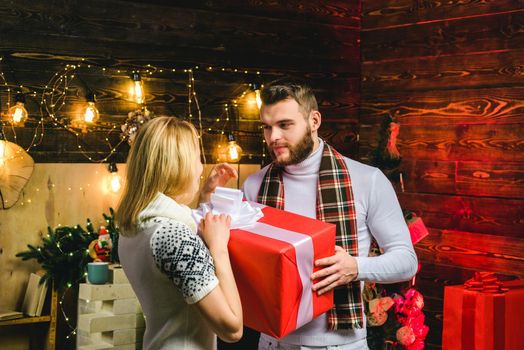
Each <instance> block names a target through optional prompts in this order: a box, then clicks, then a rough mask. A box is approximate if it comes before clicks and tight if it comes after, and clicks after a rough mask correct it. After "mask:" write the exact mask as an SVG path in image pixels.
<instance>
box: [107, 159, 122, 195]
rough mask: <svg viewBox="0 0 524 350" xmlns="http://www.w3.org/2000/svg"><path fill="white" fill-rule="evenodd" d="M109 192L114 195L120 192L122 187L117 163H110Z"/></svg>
mask: <svg viewBox="0 0 524 350" xmlns="http://www.w3.org/2000/svg"><path fill="white" fill-rule="evenodd" d="M108 169H109V173H110V174H109V180H108V184H109V186H108V187H109V191H111V192H112V193H118V191H120V188H121V187H122V177H120V175H118V168H117V167H116V163H114V162H111V163H109V167H108Z"/></svg>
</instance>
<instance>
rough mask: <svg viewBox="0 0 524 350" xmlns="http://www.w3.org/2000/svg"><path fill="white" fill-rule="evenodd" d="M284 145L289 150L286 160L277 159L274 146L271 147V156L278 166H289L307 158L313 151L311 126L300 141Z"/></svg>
mask: <svg viewBox="0 0 524 350" xmlns="http://www.w3.org/2000/svg"><path fill="white" fill-rule="evenodd" d="M283 146H286V147H287V148H288V151H289V157H288V159H286V160H281V161H279V160H277V157H276V155H275V152H274V151H273V148H272V147H270V152H269V153H270V154H271V158H273V164H275V165H277V166H281V167H283V166H287V165H294V164H298V163H300V162H302V161H303V160H305V159H306V158H307V157H309V155H310V154H311V152H312V151H313V146H314V143H313V138H312V137H311V128H310V127H309V126H308V128H307V130H306V133H305V134H304V136H303V137H302V138H301V139H300V141H299V142H298V143H297V144H296V145H294V146H292V145H290V144H288V143H285V144H283Z"/></svg>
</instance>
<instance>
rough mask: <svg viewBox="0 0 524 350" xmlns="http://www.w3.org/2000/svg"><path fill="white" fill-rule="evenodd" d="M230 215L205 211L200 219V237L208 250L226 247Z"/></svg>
mask: <svg viewBox="0 0 524 350" xmlns="http://www.w3.org/2000/svg"><path fill="white" fill-rule="evenodd" d="M230 226H231V216H229V215H226V214H220V215H214V214H213V213H207V214H206V216H205V217H204V218H203V219H202V220H201V221H200V231H201V232H202V239H203V240H204V242H206V244H207V246H208V248H209V250H210V251H214V250H216V249H220V250H223V249H226V250H227V243H228V242H229V227H230Z"/></svg>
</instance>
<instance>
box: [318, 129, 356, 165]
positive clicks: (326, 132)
mask: <svg viewBox="0 0 524 350" xmlns="http://www.w3.org/2000/svg"><path fill="white" fill-rule="evenodd" d="M357 130H358V125H356V124H344V123H341V124H335V123H333V124H329V125H323V126H322V127H321V128H320V130H319V136H320V137H321V138H322V139H324V140H325V141H326V142H328V143H329V144H330V145H332V146H333V147H335V148H336V149H337V151H339V152H340V153H342V154H343V155H345V156H347V157H350V158H354V157H355V156H356V154H357V153H358V141H357Z"/></svg>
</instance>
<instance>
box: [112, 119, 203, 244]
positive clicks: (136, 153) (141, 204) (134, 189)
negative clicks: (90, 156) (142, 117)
mask: <svg viewBox="0 0 524 350" xmlns="http://www.w3.org/2000/svg"><path fill="white" fill-rule="evenodd" d="M199 156H200V155H199V154H198V139H197V132H196V129H195V127H194V126H193V125H192V124H190V123H188V122H185V121H182V120H180V119H178V118H176V117H165V116H163V117H157V118H154V119H152V120H150V121H149V122H147V123H146V124H144V126H143V127H142V128H141V129H140V130H139V132H138V135H137V137H136V139H135V141H134V142H133V145H132V147H131V150H130V152H129V155H128V157H127V170H126V184H125V187H124V191H123V194H122V198H121V199H120V204H119V207H118V209H117V213H116V220H117V222H118V224H119V226H120V228H121V229H122V235H124V236H132V235H134V234H136V225H137V217H138V214H139V213H140V212H141V211H142V210H143V209H144V208H145V207H146V206H147V205H148V204H149V203H150V202H151V201H152V200H153V199H154V198H155V196H156V195H157V193H158V192H161V193H163V194H165V195H166V196H169V197H172V198H174V197H177V196H184V195H186V194H188V191H190V189H191V188H192V187H193V183H194V176H195V169H193V168H194V164H195V158H196V157H199Z"/></svg>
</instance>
